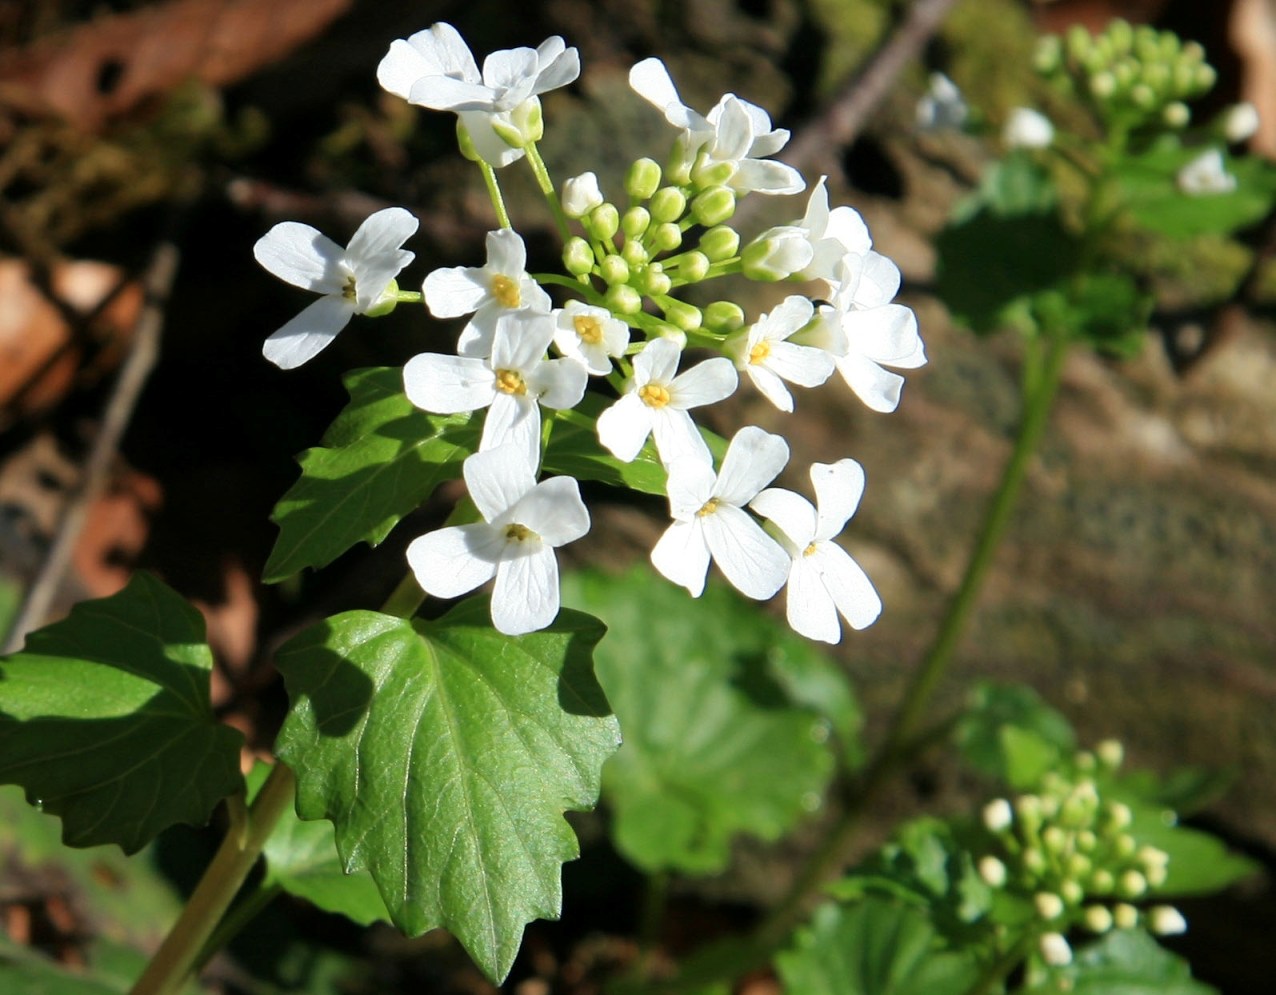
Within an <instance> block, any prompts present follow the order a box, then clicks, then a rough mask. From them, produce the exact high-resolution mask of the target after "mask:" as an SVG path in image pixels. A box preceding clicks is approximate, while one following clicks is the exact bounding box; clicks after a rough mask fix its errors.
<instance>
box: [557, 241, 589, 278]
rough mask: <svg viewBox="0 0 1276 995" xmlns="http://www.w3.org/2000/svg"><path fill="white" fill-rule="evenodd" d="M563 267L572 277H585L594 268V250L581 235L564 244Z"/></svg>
mask: <svg viewBox="0 0 1276 995" xmlns="http://www.w3.org/2000/svg"><path fill="white" fill-rule="evenodd" d="M563 266H564V267H565V268H566V270H567V272H568V273H570V274H571V275H572V276H584V275H585V274H586V273H589V272H590V271H591V270H592V269H593V268H594V250H593V249H591V248H590V247H589V243H588V242H586V241H585V240H584V239H583V238H581V237H580V236H579V235H573V236H572V237H571V238H569V239H568V240H567V241H566V242H565V243H564V244H563Z"/></svg>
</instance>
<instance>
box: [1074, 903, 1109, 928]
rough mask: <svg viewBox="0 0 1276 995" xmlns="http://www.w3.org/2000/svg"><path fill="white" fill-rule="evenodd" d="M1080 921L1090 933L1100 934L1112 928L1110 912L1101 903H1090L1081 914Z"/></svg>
mask: <svg viewBox="0 0 1276 995" xmlns="http://www.w3.org/2000/svg"><path fill="white" fill-rule="evenodd" d="M1081 923H1082V925H1084V926H1085V928H1086V929H1088V930H1089V931H1090V932H1091V933H1095V934H1096V935H1097V934H1102V933H1106V932H1107V931H1108V930H1110V929H1111V928H1112V913H1111V912H1109V911H1108V909H1107V907H1106V906H1103V905H1090V906H1087V907H1086V910H1085V912H1083V913H1082V915H1081Z"/></svg>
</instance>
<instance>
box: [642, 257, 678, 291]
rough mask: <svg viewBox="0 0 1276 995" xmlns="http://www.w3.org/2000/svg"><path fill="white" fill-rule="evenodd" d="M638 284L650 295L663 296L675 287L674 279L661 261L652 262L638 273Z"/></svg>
mask: <svg viewBox="0 0 1276 995" xmlns="http://www.w3.org/2000/svg"><path fill="white" fill-rule="evenodd" d="M638 285H639V286H640V287H641V288H642V292H643V293H644V294H646V295H647V296H648V297H663V296H664V295H665V294H667V293H669V291H670V290H671V289H672V288H673V281H672V280H671V279H669V276H668V274H666V273H665V272H664V268H663V267H662V266H661V265H660V264H659V263H651V264H650V265H649V266H645V267H643V270H642V272H641V273H639V274H638Z"/></svg>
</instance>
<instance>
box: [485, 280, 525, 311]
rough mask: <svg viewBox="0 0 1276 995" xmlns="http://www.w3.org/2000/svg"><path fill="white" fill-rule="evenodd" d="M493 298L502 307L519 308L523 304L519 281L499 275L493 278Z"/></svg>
mask: <svg viewBox="0 0 1276 995" xmlns="http://www.w3.org/2000/svg"><path fill="white" fill-rule="evenodd" d="M492 296H493V297H495V298H496V303H498V304H500V305H501V306H502V307H518V306H519V305H520V304H522V303H523V295H522V294H521V293H520V292H519V289H518V281H516V280H511V279H510V278H509V277H508V276H505V275H503V274H501V273H497V274H496V276H494V277H492Z"/></svg>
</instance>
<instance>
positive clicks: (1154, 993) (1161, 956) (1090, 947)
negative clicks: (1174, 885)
mask: <svg viewBox="0 0 1276 995" xmlns="http://www.w3.org/2000/svg"><path fill="white" fill-rule="evenodd" d="M1045 973H1046V975H1047V978H1046V980H1044V981H1043V982H1042V983H1041V984H1033V985H1032V986H1031V987H1028V988H1024V989H1023V990H1022V995H1054V993H1057V992H1060V991H1067V992H1069V993H1070V995H1117V993H1119V995H1217V991H1216V989H1214V988H1212V987H1210V986H1209V985H1206V984H1203V983H1201V982H1199V981H1196V980H1194V979H1193V978H1192V971H1191V968H1190V967H1189V966H1188V964H1187V961H1185V960H1183V959H1182V958H1180V957H1176V956H1175V955H1174V954H1172V953H1170V952H1169V951H1168V950H1166V949H1165V948H1164V947H1162V946H1161V945H1160V944H1159V943H1157V942H1156V941H1155V940H1154V939H1152V938H1151V937H1150V936H1148V934H1147V933H1146V932H1144V931H1143V930H1141V929H1118V930H1114V931H1112V932H1110V933H1108V934H1107V935H1106V936H1104V937H1103V938H1102V939H1100V940H1097V941H1095V942H1094V943H1090V944H1087V945H1086V946H1085V947H1083V948H1081V949H1080V950H1078V951H1076V953H1075V956H1074V957H1073V961H1072V963H1071V964H1069V965H1068V966H1066V967H1056V968H1051V969H1049V970H1048V971H1047V972H1045Z"/></svg>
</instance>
